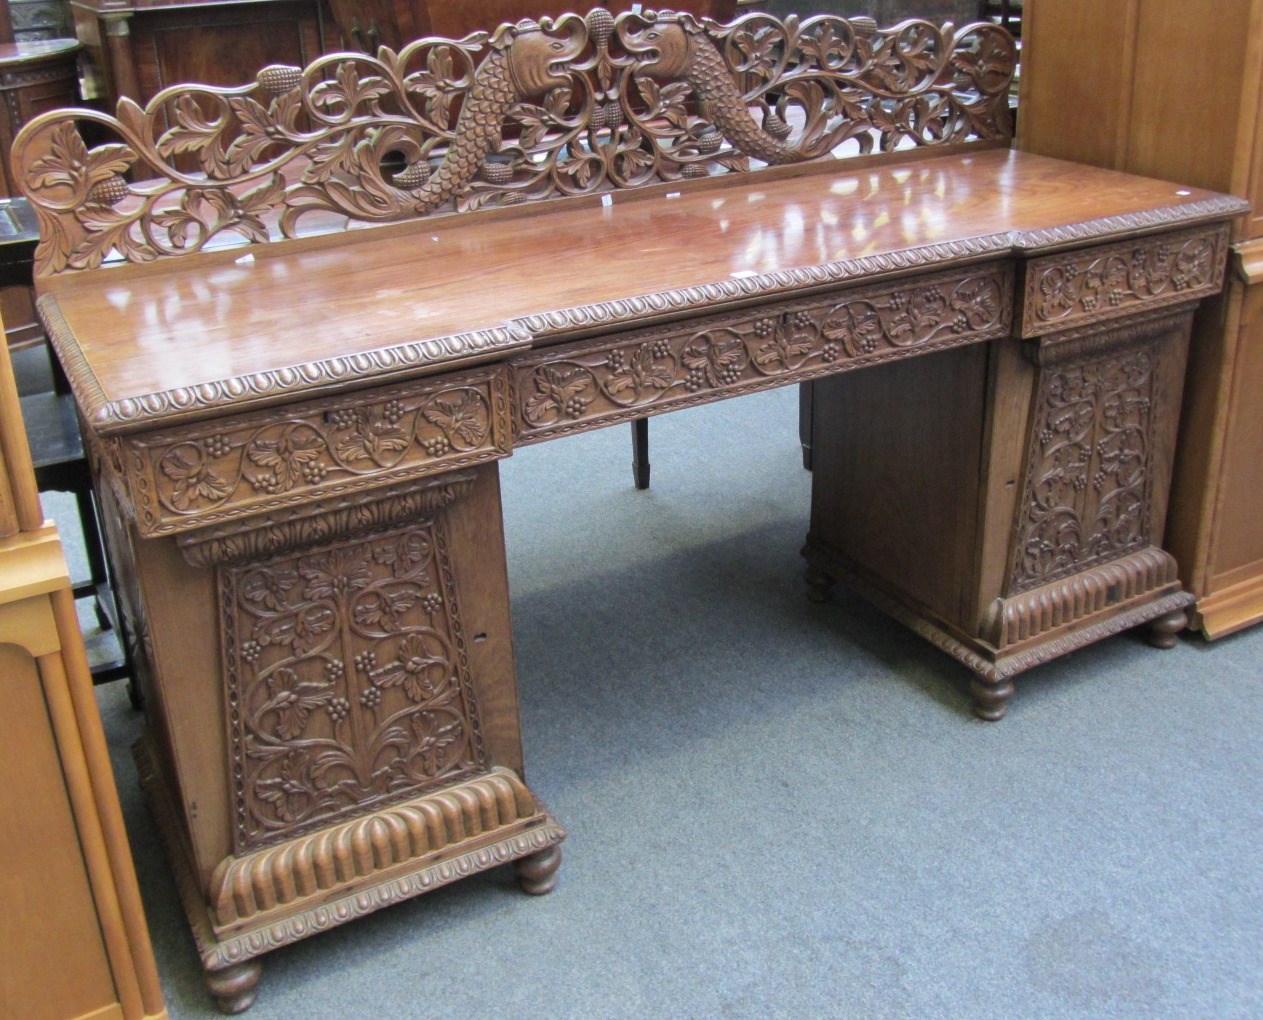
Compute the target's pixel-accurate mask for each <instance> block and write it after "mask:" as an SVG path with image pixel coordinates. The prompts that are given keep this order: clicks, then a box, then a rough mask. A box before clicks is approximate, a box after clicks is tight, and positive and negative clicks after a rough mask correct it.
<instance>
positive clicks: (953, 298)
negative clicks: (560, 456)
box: [515, 273, 1009, 438]
mask: <svg viewBox="0 0 1263 1020" xmlns="http://www.w3.org/2000/svg"><path fill="white" fill-rule="evenodd" d="M1007 294H1008V289H1007V286H1006V284H1005V281H1004V278H1003V277H1002V275H1001V274H1000V273H995V274H988V275H985V276H969V277H966V278H964V279H962V278H960V277H959V276H955V277H953V278H950V279H946V280H940V281H935V282H930V283H917V284H908V285H904V286H900V287H886V288H883V289H881V290H876V291H866V292H864V293H863V294H853V295H848V296H847V297H846V298H845V299H842V300H838V299H834V300H833V301H831V302H826V303H818V304H813V305H811V306H805V305H804V304H801V303H800V304H798V305H796V306H793V307H791V308H790V309H786V310H784V311H778V310H767V311H764V312H757V311H756V312H744V313H741V314H739V315H728V316H723V317H716V318H714V319H710V320H705V324H704V325H703V324H698V325H695V326H693V327H691V328H684V329H681V328H679V327H677V328H675V329H659V330H654V331H652V332H650V333H649V334H647V335H641V336H638V337H636V338H633V339H625V340H622V341H620V342H617V343H610V342H609V341H598V342H589V343H585V344H582V345H580V349H579V350H578V351H575V350H570V351H557V352H555V353H553V354H551V355H527V356H525V357H523V358H521V359H518V360H517V362H516V363H515V392H516V394H517V398H516V399H517V410H516V415H517V419H518V423H519V425H518V427H519V433H521V434H523V436H524V437H525V438H529V437H530V436H531V435H532V433H543V432H548V431H553V430H556V429H558V428H564V427H566V426H568V425H570V424H572V423H579V422H588V421H590V420H592V419H594V418H597V417H600V416H603V415H609V414H615V415H617V414H618V413H620V412H623V411H628V410H636V409H648V408H650V407H654V406H655V405H660V404H661V405H669V404H676V403H691V402H697V401H700V400H706V399H712V397H715V398H717V397H719V396H722V395H724V391H731V390H734V389H745V388H758V387H760V386H764V385H781V384H782V383H784V382H787V381H790V380H791V379H793V378H804V377H811V376H814V375H822V374H826V373H828V372H830V371H836V370H840V368H841V367H842V364H843V363H845V362H856V363H865V362H870V361H880V360H885V359H887V358H890V357H899V356H902V354H903V353H904V352H905V351H912V350H920V349H924V348H925V347H927V346H938V345H946V344H951V343H968V342H973V341H975V340H979V339H985V338H989V337H992V336H996V335H1000V334H1001V333H1003V332H1004V331H1006V330H1007V328H1008V323H1009V307H1008V298H1007Z"/></svg>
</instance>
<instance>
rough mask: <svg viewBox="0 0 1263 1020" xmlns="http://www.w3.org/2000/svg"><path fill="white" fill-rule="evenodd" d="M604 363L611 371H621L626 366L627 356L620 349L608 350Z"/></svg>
mask: <svg viewBox="0 0 1263 1020" xmlns="http://www.w3.org/2000/svg"><path fill="white" fill-rule="evenodd" d="M605 363H606V365H608V366H609V370H610V371H611V372H621V371H623V369H625V368H626V367H627V358H626V356H625V355H624V354H623V352H622V351H621V350H618V349H615V350H612V351H610V353H609V356H608V357H607V358H606V361H605Z"/></svg>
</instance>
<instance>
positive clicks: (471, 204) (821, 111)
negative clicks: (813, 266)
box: [14, 8, 1016, 275]
mask: <svg viewBox="0 0 1263 1020" xmlns="http://www.w3.org/2000/svg"><path fill="white" fill-rule="evenodd" d="M1015 57H1016V53H1015V48H1014V44H1013V40H1012V39H1011V38H1010V37H1009V35H1008V34H1007V33H1006V32H1005V31H1004V30H1003V29H1000V28H998V27H996V26H995V25H991V24H985V23H980V24H975V25H967V26H965V27H963V28H960V29H954V28H952V27H951V26H946V27H942V28H940V27H939V26H937V25H934V24H932V23H930V22H927V21H907V22H904V23H903V24H901V25H898V26H895V27H893V28H890V29H878V28H877V27H876V26H875V25H874V24H873V23H872V22H871V21H869V20H866V19H854V20H847V19H843V18H837V17H831V16H821V17H814V18H808V19H806V20H802V21H800V20H799V19H798V18H797V17H795V16H792V15H791V16H789V17H786V18H785V19H784V20H779V19H777V18H774V17H772V16H770V15H765V14H750V15H747V16H745V17H743V18H740V19H738V20H736V21H734V22H733V23H731V24H727V25H724V24H719V23H716V22H713V21H710V20H707V19H703V20H700V21H699V20H697V19H695V18H694V17H692V16H691V15H687V14H677V13H672V12H656V13H655V12H652V11H651V12H645V13H641V14H632V13H627V14H622V15H619V16H618V17H617V18H615V17H614V16H612V15H611V14H610V13H609V12H608V11H606V10H604V9H603V8H596V9H594V10H592V11H590V12H589V13H588V14H587V15H586V16H584V17H580V16H578V15H576V14H567V15H563V16H562V17H560V18H557V19H555V20H554V19H550V18H545V19H543V20H542V21H540V22H531V21H522V22H519V23H517V24H516V25H503V26H501V27H500V28H499V29H497V30H496V31H495V32H494V33H492V34H490V35H489V34H488V33H485V32H478V33H474V34H473V35H470V36H467V37H465V38H464V39H460V40H451V39H437V38H427V39H420V40H418V41H416V42H414V43H411V44H410V45H408V46H406V47H404V48H403V49H402V50H401V51H400V52H399V53H395V52H393V51H391V50H389V49H385V48H383V49H381V50H380V51H379V52H378V54H377V56H375V57H373V56H367V55H363V54H354V55H353V54H333V55H329V56H325V57H321V58H320V59H318V60H316V61H315V62H314V63H312V64H311V65H309V66H308V67H306V68H299V67H288V66H281V65H274V66H271V67H267V68H264V69H263V70H262V71H260V72H259V75H258V78H257V80H256V81H255V83H254V84H252V85H249V86H246V87H242V88H238V89H223V88H211V87H209V86H203V85H178V86H174V87H172V88H169V89H166V90H165V91H163V92H161V93H159V94H158V95H157V96H155V97H154V99H153V100H152V101H151V102H150V103H149V104H148V106H146V107H144V108H143V109H142V108H141V107H140V106H139V105H137V104H136V103H134V102H132V101H131V100H129V99H122V100H120V102H119V104H118V109H117V112H116V114H115V116H113V117H111V116H108V115H106V114H103V113H98V112H95V111H90V110H62V111H53V112H51V113H48V114H45V115H43V116H41V117H39V118H36V119H35V120H33V121H32V122H31V123H30V124H29V125H28V126H27V127H26V128H25V130H24V131H23V132H22V134H21V136H20V137H19V138H18V140H17V143H16V145H15V155H14V163H15V168H16V176H17V177H18V179H19V180H20V182H21V186H22V189H23V191H24V192H25V194H26V195H27V196H28V197H29V198H30V199H31V201H32V203H33V204H34V205H35V208H36V210H37V212H38V214H39V217H40V222H41V234H42V239H41V242H40V246H39V250H38V252H37V255H36V264H37V272H38V273H39V274H40V275H49V274H54V273H59V272H64V271H67V270H78V269H90V268H94V267H96V266H98V265H100V263H101V262H102V261H103V260H105V259H108V258H122V259H125V260H127V261H131V262H146V261H150V260H152V259H156V258H160V257H164V256H172V255H183V254H190V253H192V252H196V251H200V250H202V249H203V248H204V247H205V246H206V245H207V244H208V243H209V242H211V241H212V240H215V241H216V242H217V243H223V242H224V241H235V242H241V241H245V242H266V241H269V240H275V239H277V238H280V237H294V236H298V234H299V232H300V221H301V224H302V225H301V231H302V232H303V233H315V232H323V231H326V230H331V229H338V228H341V227H342V226H344V225H345V223H346V222H347V220H348V219H349V220H355V221H390V220H401V219H409V218H413V217H418V216H424V215H427V214H429V213H435V212H464V211H468V210H474V209H478V208H481V207H485V206H505V205H511V204H514V203H519V202H525V201H537V200H540V199H548V198H553V197H560V196H568V195H584V194H592V193H597V192H603V191H609V190H613V189H621V188H637V187H642V186H645V185H650V184H655V183H669V182H672V181H680V180H686V179H692V178H703V177H708V176H711V175H716V174H722V173H732V172H744V171H748V170H751V169H755V168H757V167H760V166H767V165H776V164H789V163H798V162H802V161H806V160H812V159H819V158H824V157H834V156H846V155H862V154H868V153H870V152H874V151H883V152H886V151H894V150H896V149H905V148H909V147H913V146H926V145H945V144H956V143H960V142H966V141H972V140H991V139H1004V138H1007V137H1008V136H1009V134H1010V118H1009V113H1008V88H1009V83H1010V80H1011V78H1012V74H1013V67H1014V63H1015ZM81 126H84V127H88V128H89V130H88V132H87V135H88V137H89V138H92V139H97V138H100V137H102V136H104V135H110V136H113V137H111V138H109V140H106V141H101V142H99V143H97V144H94V145H92V146H89V145H87V144H86V143H85V141H84V136H83V135H81V133H80V128H81Z"/></svg>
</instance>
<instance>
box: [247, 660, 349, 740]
mask: <svg viewBox="0 0 1263 1020" xmlns="http://www.w3.org/2000/svg"><path fill="white" fill-rule="evenodd" d="M266 682H267V686H268V690H269V691H270V692H271V694H272V696H271V697H270V698H269V699H268V700H267V701H266V702H264V704H263V706H262V707H261V708H260V709H259V711H258V718H259V719H263V718H264V717H265V716H267V715H268V714H269V713H271V714H272V715H273V716H274V717H275V724H274V727H273V728H274V729H275V732H276V734H277V736H279V737H280V738H281V739H282V740H294V739H295V738H297V737H299V736H301V735H302V732H303V730H304V728H306V726H307V720H308V719H309V718H310V717H311V713H312V712H313V711H314V710H315V709H317V708H320V707H321V706H322V705H324V704H325V703H326V702H327V701H328V700H329V699H330V697H332V696H333V684H331V683H329V682H328V681H326V680H301V679H299V676H298V674H297V673H295V672H294V670H292V669H288V668H284V667H282V668H280V669H277V670H276V671H275V672H273V673H272V674H271V675H270V676H268V677H267V678H266Z"/></svg>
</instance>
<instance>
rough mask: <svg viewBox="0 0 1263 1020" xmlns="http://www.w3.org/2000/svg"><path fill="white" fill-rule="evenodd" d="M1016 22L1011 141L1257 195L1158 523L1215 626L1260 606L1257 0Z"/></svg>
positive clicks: (1197, 361)
mask: <svg viewBox="0 0 1263 1020" xmlns="http://www.w3.org/2000/svg"><path fill="white" fill-rule="evenodd" d="M1023 31H1024V34H1025V48H1024V50H1023V60H1024V69H1023V72H1022V98H1021V104H1020V109H1021V116H1020V117H1019V118H1018V146H1019V148H1022V149H1026V150H1029V151H1031V152H1037V153H1041V154H1044V155H1049V156H1057V157H1059V158H1062V159H1073V160H1078V161H1081V162H1087V163H1096V164H1099V165H1101V166H1108V167H1113V168H1115V169H1118V170H1126V171H1129V172H1131V173H1138V174H1145V175H1148V176H1153V177H1164V178H1167V179H1170V180H1179V181H1187V182H1189V183H1190V184H1196V185H1200V186H1202V187H1206V188H1213V189H1215V190H1217V191H1228V192H1232V193H1233V194H1235V195H1239V196H1241V197H1243V198H1247V199H1249V200H1250V202H1251V204H1252V205H1253V212H1252V213H1250V214H1248V215H1246V216H1242V217H1240V218H1239V219H1238V220H1237V221H1236V223H1235V224H1234V241H1235V242H1236V243H1235V245H1234V253H1233V256H1232V259H1231V266H1232V271H1231V272H1230V273H1229V282H1228V286H1227V288H1226V290H1225V291H1224V293H1223V294H1222V295H1221V296H1219V297H1217V298H1214V299H1212V300H1210V301H1207V302H1206V303H1205V304H1203V306H1202V308H1201V309H1200V310H1199V311H1198V313H1197V318H1196V321H1195V324H1194V330H1193V340H1192V348H1191V353H1190V357H1189V365H1188V379H1187V383H1186V389H1185V399H1184V410H1183V415H1182V421H1181V429H1180V440H1179V445H1178V449H1177V453H1176V461H1175V472H1174V476H1173V480H1172V489H1171V510H1170V517H1169V519H1168V522H1167V535H1166V546H1167V548H1168V549H1170V550H1171V552H1172V553H1173V554H1174V555H1175V557H1176V560H1177V561H1178V562H1179V565H1180V576H1181V578H1182V579H1183V581H1184V584H1185V587H1187V588H1188V589H1189V590H1190V591H1191V592H1192V593H1193V594H1194V595H1195V596H1196V597H1197V606H1196V609H1195V611H1194V614H1193V622H1194V626H1196V627H1198V628H1199V629H1200V630H1201V631H1202V632H1203V633H1204V634H1205V635H1206V636H1207V637H1211V638H1215V637H1219V636H1221V635H1223V634H1227V633H1230V632H1232V631H1234V630H1237V629H1239V628H1241V627H1245V626H1247V625H1249V624H1251V623H1254V622H1256V621H1258V620H1259V619H1263V514H1260V513H1259V507H1258V500H1259V494H1260V492H1263V397H1260V391H1263V287H1260V286H1259V281H1260V280H1261V279H1263V144H1261V142H1263V133H1261V130H1260V128H1261V123H1263V103H1261V102H1260V97H1261V90H1260V83H1261V81H1263V2H1259V0H1229V2H1219V0H1216V2H1210V0H1198V2H1189V0H1144V2H1143V3H1141V2H1139V0H1126V2H1117V3H1109V4H1102V3H1098V2H1094V0H1056V2H1052V0H1029V2H1028V3H1027V4H1026V14H1025V22H1024V27H1023ZM1085 125H1092V129H1091V130H1087V129H1085Z"/></svg>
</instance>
